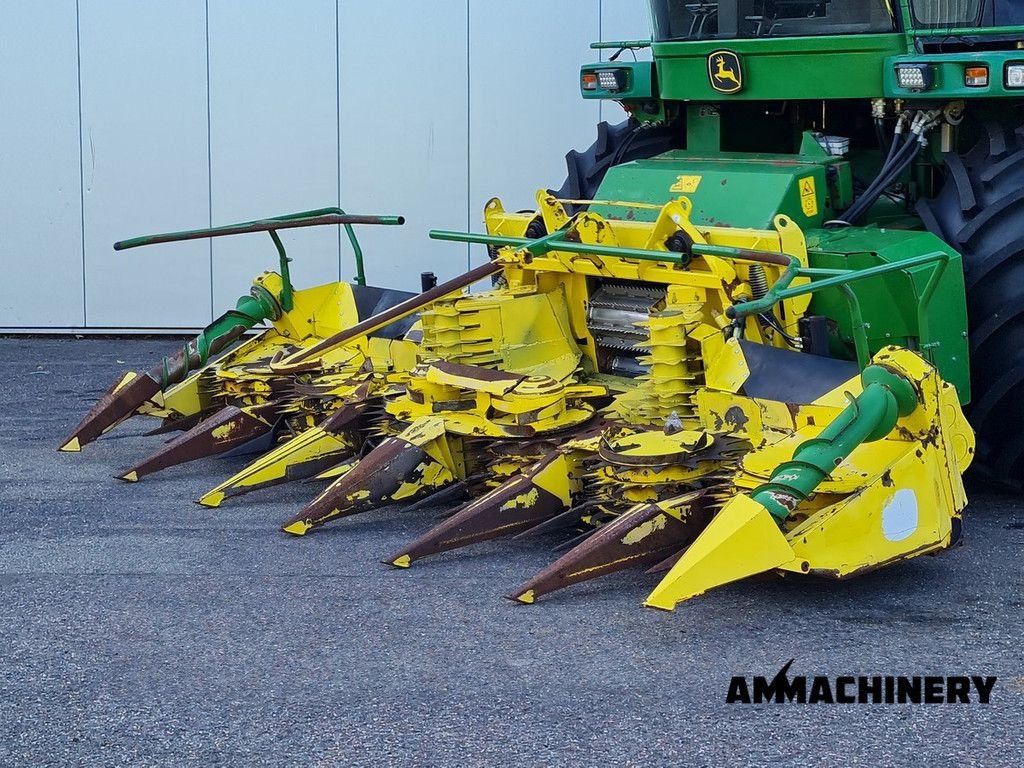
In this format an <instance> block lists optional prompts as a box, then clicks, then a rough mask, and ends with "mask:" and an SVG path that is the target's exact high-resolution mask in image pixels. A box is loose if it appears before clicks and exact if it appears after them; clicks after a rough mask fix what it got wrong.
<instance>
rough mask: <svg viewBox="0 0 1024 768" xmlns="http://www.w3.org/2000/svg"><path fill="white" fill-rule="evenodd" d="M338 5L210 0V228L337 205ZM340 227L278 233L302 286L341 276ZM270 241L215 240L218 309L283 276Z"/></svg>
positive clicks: (310, 0)
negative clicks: (277, 273)
mask: <svg viewBox="0 0 1024 768" xmlns="http://www.w3.org/2000/svg"><path fill="white" fill-rule="evenodd" d="M336 8H337V6H336V3H335V0H301V2H290V3H281V2H251V0H209V13H210V161H211V162H210V169H211V170H210V173H211V177H210V178H211V199H212V219H213V223H214V224H228V223H233V222H237V221H248V220H250V219H256V218H261V217H265V216H273V215H277V214H284V213H293V212H296V211H303V210H309V209H312V208H323V207H327V206H335V205H337V204H338V86H337V39H336V23H335V22H336ZM336 230H337V228H335V227H321V228H317V229H303V230H290V231H287V232H282V233H281V238H282V240H283V241H284V243H285V246H286V247H287V248H288V252H289V255H290V256H292V257H293V258H294V259H295V261H294V263H293V264H292V276H293V279H294V282H295V284H296V286H298V287H308V286H312V285H318V284H320V283H325V282H329V281H333V280H337V279H338V277H339V274H340V260H339V252H338V233H337V231H336ZM276 264H277V254H276V251H275V249H274V246H273V243H272V242H271V241H270V237H269V236H268V235H266V234H258V235H243V236H238V237H231V238H224V239H218V240H214V241H213V300H214V306H215V308H216V310H215V311H216V312H220V311H223V309H224V308H227V307H229V306H234V301H235V299H236V298H237V297H238V296H239V295H241V294H244V293H246V292H247V291H248V287H249V285H250V283H251V281H252V278H253V277H255V276H256V275H257V274H259V273H260V272H262V271H263V270H265V269H270V268H273V269H275V270H276V269H277V267H276V266H275V265H276Z"/></svg>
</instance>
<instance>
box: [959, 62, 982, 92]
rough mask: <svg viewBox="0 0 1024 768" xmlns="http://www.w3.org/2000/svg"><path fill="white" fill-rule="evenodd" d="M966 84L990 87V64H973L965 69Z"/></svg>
mask: <svg viewBox="0 0 1024 768" xmlns="http://www.w3.org/2000/svg"><path fill="white" fill-rule="evenodd" d="M964 85H966V86H967V87H968V88H987V87H988V66H986V65H985V64H972V65H970V66H968V67H966V68H965V69H964Z"/></svg>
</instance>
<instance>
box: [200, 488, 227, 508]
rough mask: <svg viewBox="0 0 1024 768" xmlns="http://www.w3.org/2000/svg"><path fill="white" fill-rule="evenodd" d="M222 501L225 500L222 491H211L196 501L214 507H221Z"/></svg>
mask: <svg viewBox="0 0 1024 768" xmlns="http://www.w3.org/2000/svg"><path fill="white" fill-rule="evenodd" d="M222 501H224V494H223V493H221V492H220V491H210V492H209V493H208V494H206V495H205V496H203V497H202V498H200V499H199V501H197V502H196V503H197V504H202V505H203V506H204V507H210V508H211V509H212V508H215V507H219V506H220V505H221V502H222Z"/></svg>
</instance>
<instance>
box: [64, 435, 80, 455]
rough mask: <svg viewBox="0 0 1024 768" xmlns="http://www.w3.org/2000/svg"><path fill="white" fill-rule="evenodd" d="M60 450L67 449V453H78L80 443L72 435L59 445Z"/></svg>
mask: <svg viewBox="0 0 1024 768" xmlns="http://www.w3.org/2000/svg"><path fill="white" fill-rule="evenodd" d="M60 450H62V451H67V452H69V453H78V452H79V451H81V450H82V444H81V443H80V442H78V438H77V437H72V438H71V439H70V440H68V441H67V442H66V443H64V445H62V446H61V447H60Z"/></svg>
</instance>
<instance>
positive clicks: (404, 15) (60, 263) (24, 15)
mask: <svg viewBox="0 0 1024 768" xmlns="http://www.w3.org/2000/svg"><path fill="white" fill-rule="evenodd" d="M645 6H646V3H645V1H644V0H514V2H512V1H508V0H430V2H414V1H413V0H292V1H291V2H287V3H284V2H280V0H149V1H147V2H142V1H140V0H77V1H76V0H40V1H39V2H32V3H29V2H4V3H0V275H2V276H3V280H2V284H0V331H15V332H17V331H25V332H31V331H77V330H89V331H104V330H145V329H180V328H195V327H200V326H202V325H204V324H206V323H207V322H208V321H209V320H210V319H211V318H212V317H213V316H214V315H215V314H219V313H220V312H221V311H223V310H224V309H226V308H228V307H229V306H230V305H232V304H233V302H234V300H235V298H236V297H237V296H238V295H240V294H242V293H245V292H246V291H247V290H248V286H249V283H250V280H251V278H252V277H253V276H254V275H256V274H257V273H259V272H260V271H262V270H263V269H265V268H270V267H273V265H274V263H275V261H276V256H275V252H274V250H273V246H272V244H271V243H270V240H269V238H268V237H267V236H266V235H262V234H261V235H246V236H242V237H238V238H229V239H220V240H216V241H194V242H186V243H175V244H167V245H159V246H153V247H149V248H142V249H138V250H132V251H123V252H119V253H118V252H114V251H113V250H112V248H111V244H112V243H113V242H114V241H115V240H117V239H121V238H124V237H130V236H133V235H139V234H146V233H152V232H161V231H168V230H177V229H188V228H193V227H203V226H208V225H216V224H226V223H231V222H235V221H241V220H247V219H252V218H259V217H261V216H268V215H274V214H281V213H288V212H293V211H299V210H304V209H309V208H317V207H322V206H328V205H337V204H340V205H342V206H343V207H345V208H346V209H347V210H349V211H350V212H359V213H397V214H403V215H405V216H406V219H407V224H406V225H405V227H402V228H394V227H387V228H361V229H360V233H361V235H362V236H361V240H362V241H363V244H364V250H365V252H366V262H367V273H368V276H369V279H370V282H371V283H374V284H377V285H385V286H390V287H395V288H405V289H416V288H417V287H418V285H419V273H420V272H421V271H423V270H428V269H429V270H432V271H434V272H435V273H437V275H438V277H440V278H441V279H445V278H448V277H451V276H453V275H455V274H458V273H459V272H462V271H464V270H465V269H466V268H467V265H468V264H470V263H471V262H472V261H473V260H479V259H481V258H483V256H482V254H478V253H475V252H471V251H470V250H469V249H468V248H467V247H466V246H460V245H457V244H451V243H448V244H445V243H437V242H432V241H430V240H429V239H427V236H426V233H427V230H429V229H431V228H449V229H467V228H470V229H478V230H479V229H480V228H481V213H480V212H481V210H482V207H483V205H484V203H485V202H486V200H487V199H488V198H490V197H492V196H495V195H497V196H498V197H501V198H502V200H503V201H504V202H505V205H506V208H510V209H514V208H522V207H529V206H531V205H532V195H533V191H534V190H536V189H537V188H539V187H544V186H552V185H558V184H560V182H561V179H562V177H563V176H564V161H563V157H564V154H565V152H566V151H567V150H568V149H570V148H573V147H584V146H586V145H588V144H590V143H591V141H592V140H593V137H594V125H595V124H596V123H597V122H598V121H599V120H600V119H602V117H603V118H604V119H607V120H610V121H612V122H617V121H619V120H621V119H622V118H623V115H622V113H621V110H620V109H619V108H618V107H617V106H615V105H605V106H603V107H602V106H600V105H598V104H597V103H594V102H584V101H582V100H581V99H580V97H579V91H578V84H577V81H578V70H579V66H580V65H581V64H583V63H585V62H587V61H592V60H594V59H595V58H596V57H597V52H595V51H591V50H590V49H589V47H588V46H589V43H590V42H591V41H593V40H597V39H605V40H616V39H636V38H643V37H646V36H647V35H648V23H647V14H646V9H645ZM284 237H285V239H286V244H287V245H288V246H289V252H290V254H291V255H292V256H293V257H294V258H295V263H294V264H293V277H294V280H295V283H296V284H297V285H298V286H300V287H301V286H308V285H314V284H317V283H321V282H326V281H330V280H336V279H339V278H342V279H345V278H349V277H351V276H352V274H353V267H352V262H351V254H350V253H349V250H348V247H347V244H345V243H342V242H341V241H340V238H339V237H338V233H337V231H336V229H335V228H325V229H321V230H302V231H292V232H287V233H284Z"/></svg>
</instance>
